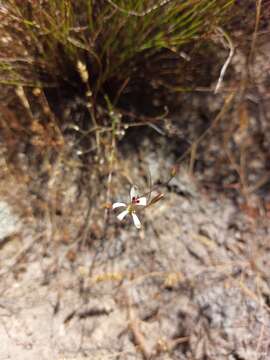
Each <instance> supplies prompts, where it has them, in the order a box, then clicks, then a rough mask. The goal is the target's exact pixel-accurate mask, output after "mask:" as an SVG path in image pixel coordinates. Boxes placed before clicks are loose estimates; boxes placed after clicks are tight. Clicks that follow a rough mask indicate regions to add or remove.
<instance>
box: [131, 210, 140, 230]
mask: <svg viewBox="0 0 270 360" xmlns="http://www.w3.org/2000/svg"><path fill="white" fill-rule="evenodd" d="M132 218H133V222H134V225H135V226H136V228H137V229H140V228H141V227H142V225H141V222H140V219H139V218H138V216H137V215H136V214H135V213H132Z"/></svg>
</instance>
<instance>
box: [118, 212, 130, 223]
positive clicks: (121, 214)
mask: <svg viewBox="0 0 270 360" xmlns="http://www.w3.org/2000/svg"><path fill="white" fill-rule="evenodd" d="M127 214H128V210H124V211H122V212H121V213H120V214H119V215H117V219H118V220H120V221H122V220H123V219H124V217H125V216H127Z"/></svg>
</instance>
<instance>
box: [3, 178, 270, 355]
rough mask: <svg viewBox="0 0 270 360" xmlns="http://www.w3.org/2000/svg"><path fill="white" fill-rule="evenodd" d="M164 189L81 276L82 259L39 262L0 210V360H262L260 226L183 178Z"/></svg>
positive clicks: (264, 251) (265, 252)
mask: <svg viewBox="0 0 270 360" xmlns="http://www.w3.org/2000/svg"><path fill="white" fill-rule="evenodd" d="M163 190H164V191H167V192H166V196H165V199H164V200H163V201H162V202H161V203H159V204H157V205H156V206H155V207H153V208H152V210H151V211H150V209H149V211H148V212H147V213H146V214H145V215H144V218H143V221H144V229H143V230H142V231H141V232H137V231H136V230H135V229H134V228H133V227H132V225H131V224H127V225H125V226H124V227H121V226H120V227H118V230H117V232H116V233H115V234H116V235H115V236H114V237H111V238H110V239H109V240H106V241H105V244H104V249H103V251H102V253H101V254H100V255H99V257H98V260H97V263H96V265H95V268H94V271H93V274H92V276H91V277H89V276H88V269H89V265H90V264H91V262H92V259H93V254H94V252H95V251H94V250H93V249H92V250H91V249H89V250H87V251H82V252H80V253H78V254H77V258H76V260H75V261H74V263H71V262H70V261H68V260H67V259H66V257H65V254H66V252H67V250H68V247H67V246H65V245H59V247H58V249H57V250H56V248H55V246H52V245H51V246H48V248H47V250H46V254H44V249H42V245H41V243H40V242H39V239H38V238H37V240H35V241H33V234H31V230H28V231H27V230H26V229H25V228H22V227H25V226H27V225H26V224H22V225H20V221H21V222H22V219H21V220H20V219H19V218H18V219H17V218H16V217H15V216H14V215H12V211H14V209H12V208H9V207H8V204H7V203H4V202H1V217H0V221H1V225H0V226H1V239H2V240H1V249H0V257H1V274H0V276H1V278H0V279H1V299H0V342H1V346H0V359H1V360H2V359H3V360H4V359H12V360H13V359H14V360H15V359H16V360H17V359H20V360H24V359H27V360H35V359H46V360H47V359H52V360H61V359H74V360H75V359H76V360H78V359H93V360H94V359H95V360H97V359H100V360H103V359H104V360H105V359H143V358H147V356H148V358H152V359H180V360H186V359H198V360H199V359H200V360H203V359H213V360H223V359H224V360H225V359H226V360H227V359H229V360H238V359H243V360H254V359H257V360H267V359H269V358H270V340H269V339H270V330H269V329H270V312H269V310H270V308H269V303H270V287H269V285H270V280H269V275H270V266H269V265H270V254H269V230H270V229H269V223H267V222H265V223H264V222H263V221H260V222H258V223H256V222H255V221H254V220H249V219H248V218H246V217H245V216H244V215H242V214H241V213H239V212H238V211H237V210H236V208H235V206H234V205H233V204H232V202H231V201H230V200H228V199H225V198H224V197H218V196H215V197H213V198H212V199H211V198H210V197H209V196H208V194H206V193H203V192H201V191H200V192H199V191H198V189H197V187H196V184H195V182H194V179H192V178H190V177H189V176H188V175H187V174H185V173H183V172H182V174H180V176H178V177H177V178H176V179H175V180H173V183H172V187H171V188H170V190H171V191H170V192H168V189H167V190H166V189H163ZM14 213H15V211H14ZM112 222H114V217H113V215H112ZM12 226H13V229H14V233H15V234H17V235H13V236H12V235H10V236H9V237H7V236H8V235H9V234H12ZM20 234H21V235H20ZM5 239H6V242H4V241H5ZM7 239H8V240H7ZM23 251H24V253H23ZM18 253H19V254H21V256H19V257H18ZM24 254H25V256H23V255H24ZM15 263H17V265H13V264H15ZM7 266H9V267H10V268H8V267H7ZM97 275H99V277H98V276H97ZM134 324H135V325H134ZM137 332H138V333H139V340H138V338H136V333H137ZM137 336H138V334H137Z"/></svg>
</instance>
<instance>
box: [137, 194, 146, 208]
mask: <svg viewBox="0 0 270 360" xmlns="http://www.w3.org/2000/svg"><path fill="white" fill-rule="evenodd" d="M137 201H138V202H136V205H142V206H146V204H147V199H146V197H144V196H142V197H140V198H139V199H138V200H137Z"/></svg>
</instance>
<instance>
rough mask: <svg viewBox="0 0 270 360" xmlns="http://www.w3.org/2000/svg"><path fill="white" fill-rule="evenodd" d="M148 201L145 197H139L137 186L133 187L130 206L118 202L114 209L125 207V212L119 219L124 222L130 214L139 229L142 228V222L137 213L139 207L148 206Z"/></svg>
mask: <svg viewBox="0 0 270 360" xmlns="http://www.w3.org/2000/svg"><path fill="white" fill-rule="evenodd" d="M146 205H147V199H146V197H145V196H141V197H140V196H138V193H137V190H136V188H135V186H132V187H131V189H130V202H129V203H128V204H126V203H123V202H116V203H114V204H113V206H112V208H113V209H117V208H119V207H124V208H125V210H124V211H122V212H121V213H120V214H119V215H118V216H117V219H118V220H120V221H122V220H123V219H124V218H125V217H126V216H127V215H128V214H129V215H131V216H132V219H133V222H134V225H135V226H136V228H137V229H140V228H141V226H142V225H141V222H140V219H139V218H138V216H137V214H136V211H137V208H138V207H139V206H146Z"/></svg>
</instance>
